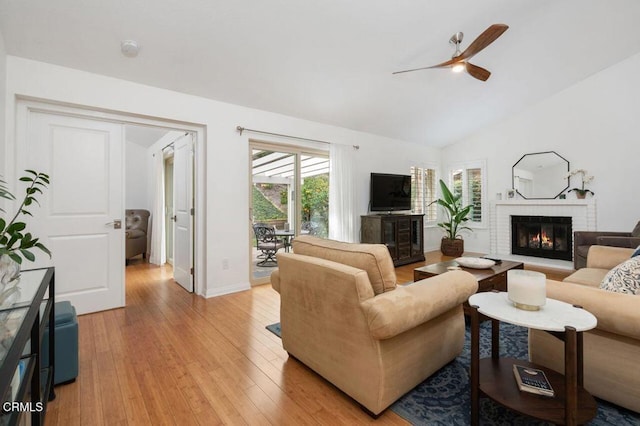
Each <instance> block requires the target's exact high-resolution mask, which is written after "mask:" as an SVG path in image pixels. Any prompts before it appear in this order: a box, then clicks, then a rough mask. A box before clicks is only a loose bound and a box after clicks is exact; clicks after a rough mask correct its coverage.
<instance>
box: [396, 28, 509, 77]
mask: <svg viewBox="0 0 640 426" xmlns="http://www.w3.org/2000/svg"><path fill="white" fill-rule="evenodd" d="M508 28H509V26H508V25H505V24H493V25H491V26H490V27H489V28H487V29H486V30H484V32H483V33H482V34H480V35H479V36H478V37H477V38H476V39H475V40H473V42H472V43H471V44H470V45H469V47H467V49H466V50H465V51H464V52H462V53H460V43H461V42H462V37H463V36H464V34H462V33H461V32H458V33H455V34H454V35H452V36H451V38H450V39H449V43H451V44H453V45H455V47H456V51H455V52H454V54H453V56H452V57H451V59H450V60H448V61H445V62H443V63H441V64H438V65H432V66H430V67H422V68H414V69H411V70H404V71H396V72H394V73H393V74H402V73H405V72H412V71H420V70H428V69H432V68H451V69H452V71H453V72H461V71H462V70H465V71H467V73H469V75H470V76H471V77H474V78H477V79H478V80H482V81H487V79H488V78H489V76H491V73H490V72H489V71H488V70H486V69H484V68H482V67H479V66H477V65H473V64H472V63H470V62H469V59H471V58H472V57H474V56H475V55H476V54H478V53H479V52H480V51H481V50H482V49H484V48H485V47H487V46H489V45H490V44H491V43H493V42H494V41H496V39H497V38H498V37H500V36H501V35H502V33H504V32H505V31H507V29H508Z"/></svg>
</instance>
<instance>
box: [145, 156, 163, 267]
mask: <svg viewBox="0 0 640 426" xmlns="http://www.w3.org/2000/svg"><path fill="white" fill-rule="evenodd" d="M153 169H154V173H153V192H154V193H153V209H152V211H151V219H152V220H151V255H150V256H149V263H153V264H155V265H164V264H165V263H166V261H167V250H166V243H165V232H164V220H165V218H164V155H163V152H162V150H158V151H156V153H155V154H153Z"/></svg>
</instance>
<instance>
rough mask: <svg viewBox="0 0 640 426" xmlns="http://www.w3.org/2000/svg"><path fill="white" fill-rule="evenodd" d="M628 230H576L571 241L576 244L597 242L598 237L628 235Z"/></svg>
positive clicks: (629, 234)
mask: <svg viewBox="0 0 640 426" xmlns="http://www.w3.org/2000/svg"><path fill="white" fill-rule="evenodd" d="M630 236H631V233H630V232H600V231H576V232H574V233H573V241H574V242H575V244H576V245H578V246H583V245H594V244H598V238H599V237H630Z"/></svg>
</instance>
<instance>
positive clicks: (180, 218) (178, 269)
mask: <svg viewBox="0 0 640 426" xmlns="http://www.w3.org/2000/svg"><path fill="white" fill-rule="evenodd" d="M192 146H193V143H192V138H191V134H187V135H186V136H183V137H182V138H180V139H178V140H177V141H176V142H175V143H174V145H173V149H174V154H173V214H174V216H173V218H174V222H173V242H174V243H173V278H174V279H175V280H176V282H177V283H178V284H180V285H181V286H182V287H184V288H185V289H186V290H187V291H189V292H193V273H192V266H193V242H192V229H193V215H192V207H193V149H192Z"/></svg>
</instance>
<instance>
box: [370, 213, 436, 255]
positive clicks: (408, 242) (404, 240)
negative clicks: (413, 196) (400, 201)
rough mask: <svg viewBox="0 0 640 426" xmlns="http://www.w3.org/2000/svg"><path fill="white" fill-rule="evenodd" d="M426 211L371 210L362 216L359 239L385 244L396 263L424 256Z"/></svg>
mask: <svg viewBox="0 0 640 426" xmlns="http://www.w3.org/2000/svg"><path fill="white" fill-rule="evenodd" d="M423 218H424V215H421V214H407V215H403V214H372V215H366V216H361V233H360V241H362V242H363V243H374V244H384V245H386V246H387V248H388V249H389V253H390V254H391V259H393V264H394V265H395V266H398V265H406V264H407V263H413V262H420V261H422V260H424V227H423Z"/></svg>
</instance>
